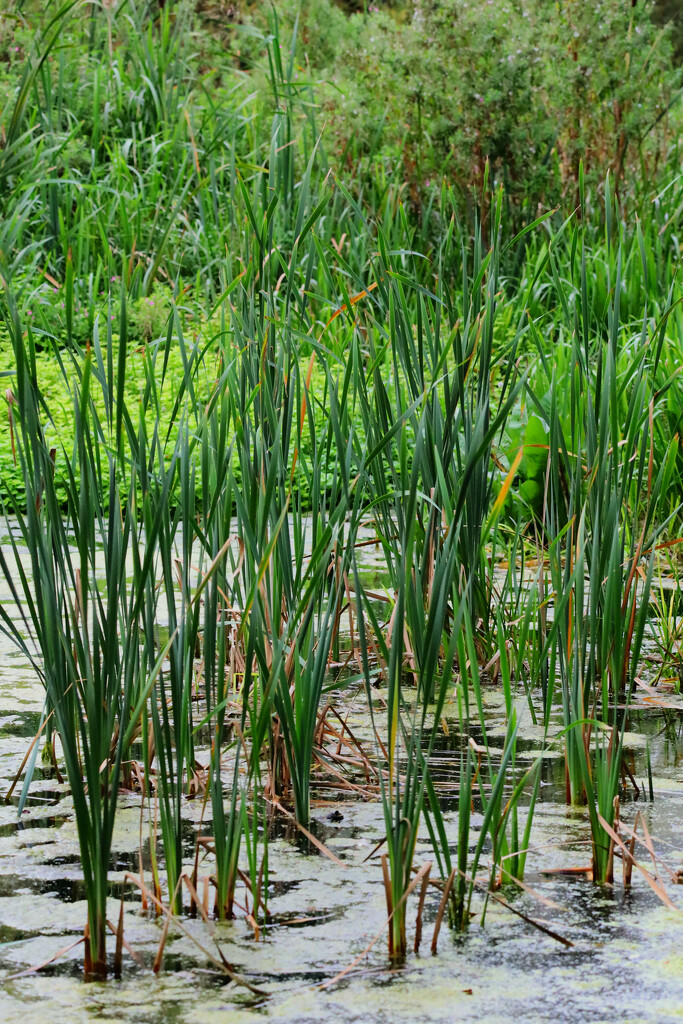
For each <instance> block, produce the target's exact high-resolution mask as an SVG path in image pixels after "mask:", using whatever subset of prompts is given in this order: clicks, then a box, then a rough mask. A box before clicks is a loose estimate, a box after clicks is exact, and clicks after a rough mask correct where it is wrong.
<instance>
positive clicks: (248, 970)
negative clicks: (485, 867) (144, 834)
mask: <svg viewBox="0 0 683 1024" xmlns="http://www.w3.org/2000/svg"><path fill="white" fill-rule="evenodd" d="M6 597H7V595H6V594H0V599H2V598H5V599H6ZM485 698H486V704H487V712H488V716H489V722H488V728H489V736H490V741H491V743H492V745H493V746H495V744H496V742H497V739H499V740H500V741H501V742H502V729H503V727H504V720H503V710H502V708H501V700H500V695H499V694H498V693H497V691H495V690H493V689H491V690H490V691H488V692H487V693H486V694H485ZM340 702H341V703H343V704H345V707H346V710H348V712H349V715H350V718H349V721H350V722H354V721H357V722H359V723H362V721H363V717H364V714H365V707H364V698H363V696H362V695H361V694H358V693H356V692H351V693H348V694H345V695H341V696H340ZM41 709H42V691H41V688H40V685H39V683H38V682H37V680H36V677H35V675H34V673H33V671H32V669H31V668H30V666H28V665H27V664H26V663H25V662H23V661H22V659H21V658H20V657H19V656H18V655H16V654H15V653H14V652H13V651H11V649H10V648H9V647H8V645H7V643H6V642H5V641H4V640H0V793H2V794H4V793H6V792H7V790H8V788H9V786H10V784H11V781H12V779H13V778H14V776H15V774H16V772H17V770H18V768H19V766H20V764H21V761H22V759H23V756H24V754H25V752H26V749H27V746H28V743H29V742H30V737H32V736H33V735H34V733H35V731H36V729H37V728H38V724H39V719H40V713H41ZM518 709H519V714H520V749H523V750H525V751H526V757H527V758H528V759H530V760H531V759H533V758H534V757H535V756H536V755H537V752H538V744H539V732H538V729H537V728H536V727H534V726H533V724H532V722H531V719H530V716H529V714H528V711H527V710H526V700H525V699H524V698H523V699H521V700H519V701H518ZM682 723H683V720H682V718H681V715H680V712H679V711H677V710H676V709H663V708H658V707H648V706H647V703H646V702H645V701H643V702H641V704H640V705H638V706H636V708H635V709H634V711H633V713H632V715H631V721H630V723H629V729H630V733H629V737H628V744H629V760H630V766H631V768H632V771H633V774H634V776H635V778H636V779H637V780H638V781H639V782H640V780H643V779H646V753H645V751H646V738H647V739H649V743H650V748H651V754H652V768H653V774H654V778H653V785H654V792H655V800H654V802H653V803H650V802H647V801H646V800H645V796H646V793H647V784H645V786H644V787H643V792H642V795H641V798H640V800H639V801H637V802H633V801H632V799H631V801H629V800H628V799H627V796H626V794H625V795H624V802H623V804H622V817H623V819H624V820H625V821H633V818H634V817H635V813H636V810H637V809H638V808H640V809H641V810H642V811H643V812H644V814H645V816H646V820H647V823H648V827H649V829H650V832H651V834H652V836H653V842H654V845H655V847H656V849H657V851H658V853H659V854H660V855H661V856H662V858H663V860H664V861H665V862H666V864H667V865H668V866H670V867H671V868H672V869H679V868H681V867H683V832H682V830H681V820H682V812H683V726H682ZM359 727H360V726H359ZM449 732H450V735H449V736H446V735H445V734H443V735H441V736H440V737H439V742H438V745H437V749H436V751H435V754H434V761H433V765H432V767H433V769H434V775H435V780H436V783H437V788H438V789H439V791H440V795H442V797H443V806H444V808H445V820H446V826H447V830H448V834H449V836H450V837H451V839H452V841H453V842H454V841H455V837H456V834H457V817H456V801H455V800H454V793H453V783H454V779H455V778H456V769H457V764H459V754H457V753H456V751H455V749H454V747H455V739H454V732H455V730H454V729H451V730H449ZM542 780H543V781H542V786H541V791H540V796H539V802H538V805H537V809H536V813H535V818H534V827H533V830H532V847H533V850H532V853H531V854H530V856H529V859H528V863H527V876H526V881H527V884H528V886H529V887H530V889H531V890H533V892H519V891H514V892H513V891H511V890H510V889H506V890H505V893H504V896H505V898H506V899H508V900H509V901H510V902H511V903H512V905H513V906H514V907H516V908H518V909H520V910H522V911H523V912H524V913H525V914H527V915H528V916H530V917H532V918H534V919H536V920H538V921H542V922H544V923H545V924H546V925H547V926H548V927H549V928H551V929H552V930H553V931H555V932H557V933H559V934H560V935H562V936H564V937H565V938H567V939H568V940H570V941H571V942H572V944H573V945H572V946H571V947H570V948H565V947H564V946H562V945H560V944H559V943H558V942H557V941H555V940H554V939H553V938H551V937H549V936H547V935H545V934H543V933H542V932H540V931H538V930H537V929H536V928H534V927H533V926H532V925H530V924H528V923H526V922H525V921H523V920H521V919H520V918H519V917H516V916H514V915H513V914H512V913H511V912H510V910H508V909H506V908H504V907H502V906H500V905H498V904H497V903H496V902H494V901H489V903H488V906H487V911H486V921H485V925H484V926H483V927H482V925H481V923H480V922H481V913H482V909H483V899H482V898H481V897H477V898H476V900H475V903H474V909H475V911H476V915H475V917H474V919H473V922H472V925H471V926H470V929H469V931H468V932H467V934H466V935H464V936H457V935H453V934H452V933H450V932H449V930H448V928H447V927H445V926H444V927H443V928H442V930H441V934H440V938H439V948H438V954H437V955H436V956H432V955H431V954H430V952H429V946H430V941H431V935H432V928H433V921H434V918H435V915H436V909H437V905H438V893H436V892H433V893H432V892H430V894H429V895H428V898H427V905H426V911H425V925H424V933H423V941H422V948H421V950H420V953H419V954H418V955H415V954H414V953H413V952H411V953H410V954H409V955H408V957H407V959H406V961H405V963H404V964H393V965H392V964H391V963H390V961H389V960H388V958H387V955H386V934H385V933H384V932H382V927H383V925H384V922H385V918H386V907H385V901H384V890H383V886H382V881H381V871H380V866H379V859H378V857H379V854H375V855H374V856H372V857H371V858H370V859H369V860H367V861H366V858H367V857H368V855H369V854H371V853H372V851H373V848H374V847H375V846H376V844H377V843H378V842H379V840H380V838H381V837H382V835H383V831H384V822H383V817H382V810H381V805H380V804H379V803H378V802H363V801H361V800H349V799H345V800H343V801H339V800H337V801H336V802H335V803H334V805H332V804H331V803H329V802H325V801H324V800H323V799H322V798H323V796H324V795H325V793H326V791H323V790H322V789H319V790H318V791H317V794H316V795H317V796H318V798H319V801H318V803H317V804H316V807H315V809H314V819H315V824H314V826H313V828H314V831H315V834H316V836H317V837H318V838H319V839H320V840H321V841H322V842H323V843H325V845H326V846H327V847H328V848H329V850H331V851H332V852H333V853H334V854H335V855H336V857H338V858H339V860H341V861H342V862H343V864H342V865H340V864H337V863H334V862H332V861H330V860H329V859H326V858H325V857H323V855H322V854H320V853H319V852H318V851H317V850H316V849H315V848H314V847H312V846H309V847H308V848H307V846H306V843H305V840H303V839H302V838H301V837H300V836H298V835H297V834H295V833H293V831H292V829H291V828H290V826H289V825H288V824H287V823H283V822H282V821H278V822H274V823H273V825H272V828H271V840H270V853H269V857H270V878H269V882H270V884H269V909H270V911H271V914H272V920H271V923H270V924H269V926H268V927H267V929H265V932H264V934H263V935H262V937H261V941H259V942H256V941H255V940H254V937H253V932H252V930H251V929H250V928H249V927H248V925H247V923H246V921H245V920H244V918H243V916H242V917H238V919H237V920H235V921H233V922H228V923H224V924H220V925H218V924H217V925H215V926H212V928H211V929H208V928H207V927H206V925H204V924H203V923H202V922H201V921H200V920H193V919H190V918H188V917H185V918H183V921H182V924H183V927H184V928H185V929H186V932H187V934H183V933H182V932H181V931H180V930H179V929H178V928H176V927H175V926H172V927H171V931H170V934H169V939H168V942H167V945H166V951H165V955H164V969H163V971H162V972H161V973H160V974H159V975H157V976H155V975H154V974H153V973H152V972H151V970H150V967H151V964H152V961H153V959H154V955H155V953H156V949H157V946H158V943H159V939H160V935H161V932H162V929H163V919H162V920H159V919H157V918H155V917H153V916H150V915H148V914H146V913H143V912H142V910H141V907H140V899H139V896H138V894H137V892H136V891H135V890H134V889H133V887H132V886H130V885H129V886H128V887H127V889H126V890H125V936H126V939H127V941H128V942H129V943H130V945H131V946H132V948H133V949H134V951H135V952H136V954H137V955H138V956H139V958H140V960H141V963H140V964H139V965H136V964H135V963H134V961H133V960H132V958H131V957H130V956H129V955H128V954H124V970H123V979H122V980H121V981H110V982H108V983H106V984H101V983H88V984H84V983H83V980H82V972H81V958H82V948H81V947H76V948H75V949H73V950H71V951H70V952H68V953H66V954H65V955H64V956H62V957H61V958H60V959H59V960H57V961H56V962H55V963H54V964H53V965H51V966H50V967H48V968H46V969H45V970H44V971H42V972H40V973H38V974H30V975H28V976H25V977H19V978H15V979H13V980H12V979H11V976H12V975H13V974H15V973H17V972H19V971H22V970H25V969H26V968H28V967H31V966H33V965H37V964H39V963H41V962H43V961H45V960H47V959H49V958H50V957H51V956H53V955H54V954H55V953H56V952H58V951H59V950H61V949H63V948H64V947H66V946H69V945H70V944H71V943H73V942H75V941H76V940H77V939H78V938H79V936H80V935H81V934H82V928H83V924H84V921H85V916H86V908H85V902H84V891H83V884H82V875H81V870H80V862H79V853H78V843H77V836H76V832H75V828H74V825H73V821H72V817H71V813H70V798H69V795H68V792H67V788H66V787H65V786H63V785H60V784H58V783H57V782H55V780H54V779H52V778H49V777H46V776H43V775H42V772H41V771H40V770H38V771H37V777H36V779H35V781H34V784H33V787H32V790H31V795H30V797H29V800H28V802H27V805H26V808H25V810H24V813H23V814H22V816H21V820H20V821H18V820H17V806H16V805H17V802H18V795H19V789H20V787H17V789H16V790H15V792H14V796H13V798H12V802H11V803H10V804H4V803H1V804H0V1021H3V1022H4V1021H8V1022H9V1021H22V1022H24V1024H33V1022H34V1021H36V1022H37V1021H40V1022H41V1024H42V1022H44V1021H46V1020H48V1021H50V1020H51V1021H54V1022H55V1024H58V1022H59V1024H61V1022H62V1021H64V1022H69V1024H70V1022H74V1024H78V1022H81V1021H83V1022H85V1021H101V1022H104V1021H111V1022H114V1021H116V1022H125V1024H137V1022H140V1024H142V1022H145V1024H147V1022H149V1024H161V1022H164V1024H166V1022H176V1021H177V1022H183V1024H185V1022H187V1024H212V1022H214V1021H215V1022H219V1021H220V1022H221V1024H223V1022H226V1021H229V1022H233V1021H234V1022H241V1021H251V1022H256V1021H258V1020H259V1019H268V1020H274V1021H283V1022H285V1021H286V1022H297V1024H303V1022H309V1021H310V1022H315V1024H321V1022H327V1021H330V1022H332V1021H334V1022H339V1021H341V1022H349V1024H350V1022H356V1021H358V1022H365V1021H376V1022H379V1024H384V1022H386V1024H391V1022H395V1021H411V1022H421V1021H425V1022H426V1021H429V1022H441V1021H444V1022H446V1021H448V1022H452V1021H480V1022H486V1024H494V1022H503V1021H505V1022H508V1021H526V1022H529V1024H533V1022H545V1021H563V1022H567V1024H588V1022H593V1024H595V1022H603V1021H604V1022H614V1021H624V1022H626V1021H629V1022H632V1024H636V1022H644V1021H648V1022H649V1021H657V1022H669V1021H670V1022H673V1021H680V1020H683V914H681V912H680V911H679V910H675V909H670V908H667V907H665V906H664V905H663V904H662V903H661V902H660V900H659V899H658V898H657V896H656V895H655V893H654V892H653V891H652V889H651V888H650V887H649V886H648V885H647V884H646V882H645V880H644V878H643V877H642V876H641V875H640V874H639V873H638V872H637V871H634V875H633V886H632V888H631V890H629V891H626V890H624V888H623V886H622V884H621V880H620V877H619V874H620V873H619V871H617V881H616V883H615V885H614V887H600V888H599V887H595V886H593V885H592V884H591V883H590V882H589V881H587V880H586V879H585V878H584V877H580V876H571V875H544V874H543V871H544V870H545V869H548V868H557V867H572V866H577V865H582V864H586V863H588V861H589V859H590V850H589V846H588V837H589V828H588V821H587V817H586V815H585V814H584V813H583V812H581V811H576V810H568V809H567V808H566V806H565V805H564V802H563V800H564V788H563V787H564V780H563V764H562V761H561V758H560V757H559V751H554V750H552V749H551V750H550V751H549V752H548V756H547V757H546V758H545V759H544V763H543V774H542ZM139 805H140V798H139V796H136V795H134V794H131V795H129V796H127V795H124V796H123V797H122V801H121V807H120V811H119V815H118V819H117V830H116V837H115V843H114V850H115V854H114V858H113V863H112V872H111V893H112V899H111V906H110V913H109V917H110V920H112V921H115V920H116V919H117V917H118V906H119V905H118V899H119V898H120V897H121V895H122V893H123V891H124V890H123V876H124V873H125V871H127V870H137V865H138V851H139V836H140V806H139ZM186 810H187V815H186V817H187V832H186V837H185V838H186V844H185V845H186V854H187V858H188V864H189V863H190V858H191V856H192V849H193V841H194V837H195V835H196V833H197V828H198V821H199V817H200V812H201V807H200V802H199V801H188V802H187V805H186ZM333 810H339V812H340V813H341V815H342V818H341V820H331V819H330V817H329V816H330V814H331V813H332V811H333ZM336 817H337V816H336V815H335V818H336ZM480 820H481V818H480V817H478V816H477V815H474V817H473V822H474V825H475V832H474V835H473V841H474V842H476V825H477V822H478V821H480ZM142 852H143V862H146V861H147V858H148V852H149V851H148V849H147V846H146V840H145V842H143V851H142ZM637 856H639V858H640V859H641V860H642V862H643V863H644V864H645V863H646V861H647V852H646V851H644V850H643V848H642V847H641V848H639V850H638V853H637ZM426 859H429V848H428V844H427V842H426V837H425V836H423V837H422V838H421V840H420V842H419V843H418V848H417V854H416V862H417V863H418V864H419V863H422V862H423V861H424V860H426ZM648 866H649V867H650V868H651V867H652V865H651V864H649V865H648ZM209 870H210V868H209V867H205V868H204V869H203V873H205V874H206V873H208V871H209ZM201 875H202V868H201V867H200V876H201ZM148 877H149V876H148ZM662 877H663V878H664V877H665V873H664V872H662ZM667 891H668V892H669V894H670V896H671V898H672V899H673V900H674V902H675V903H676V904H677V905H678V906H683V899H681V898H680V897H679V896H678V893H680V894H681V896H683V889H680V888H677V887H676V886H675V885H673V884H667ZM237 898H238V900H241V894H240V892H239V890H238V895H237ZM544 901H545V902H544ZM547 901H552V902H551V903H548V902H547ZM415 905H416V904H415V900H414V899H412V900H411V902H410V904H409V910H408V919H409V929H408V940H409V943H410V944H412V941H413V935H414V915H415ZM377 935H379V938H378V940H377V942H376V943H375V944H374V945H373V946H372V947H371V948H370V949H369V951H368V952H367V954H366V955H365V956H364V957H363V958H362V960H361V961H360V963H359V965H358V967H357V968H356V969H355V970H354V971H353V972H352V973H350V974H348V975H347V976H346V977H345V978H344V979H343V980H341V981H340V982H338V983H337V984H336V985H335V986H333V987H332V988H330V989H322V988H321V987H320V986H321V985H324V984H325V982H327V981H329V980H331V979H332V978H334V977H335V976H336V975H337V974H338V973H339V972H340V971H342V970H343V969H344V968H345V967H347V966H348V965H349V964H350V963H351V962H352V961H353V960H354V958H356V957H357V956H358V955H359V954H361V953H362V952H363V950H365V949H366V947H368V946H369V944H370V943H371V940H372V939H373V938H374V937H375V936H377ZM193 938H194V939H196V940H197V941H198V942H199V943H200V944H201V945H202V946H204V947H205V949H214V948H215V946H214V945H213V943H214V942H215V941H218V942H219V943H220V945H221V948H222V950H223V952H224V953H225V955H226V957H227V958H228V960H229V961H230V962H231V964H233V965H234V967H235V969H236V970H237V971H239V972H240V973H242V974H243V975H244V976H245V977H246V978H248V980H249V981H250V982H251V983H252V984H253V985H255V986H257V987H258V988H259V989H261V990H263V991H264V992H265V993H267V994H266V995H263V996H255V995H253V994H252V993H250V992H248V991H246V990H245V989H244V988H240V987H238V986H236V985H232V984H228V983H226V982H225V980H224V979H223V978H221V977H220V976H219V975H218V974H217V972H216V971H215V970H214V969H213V968H212V966H211V963H210V961H209V960H208V958H207V957H206V955H204V953H202V951H201V950H200V949H199V948H198V947H197V945H195V944H194V942H193V941H192V939H193ZM112 949H113V941H112Z"/></svg>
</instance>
